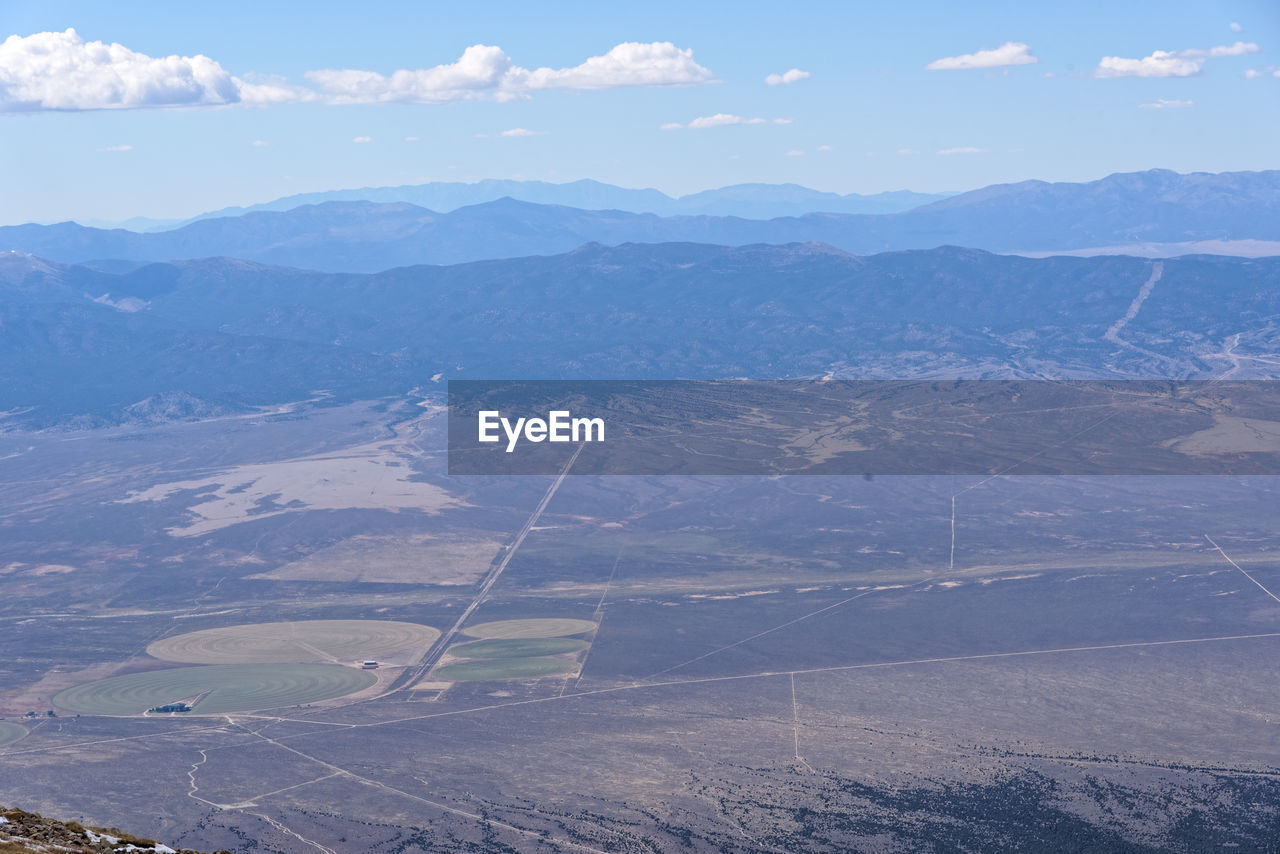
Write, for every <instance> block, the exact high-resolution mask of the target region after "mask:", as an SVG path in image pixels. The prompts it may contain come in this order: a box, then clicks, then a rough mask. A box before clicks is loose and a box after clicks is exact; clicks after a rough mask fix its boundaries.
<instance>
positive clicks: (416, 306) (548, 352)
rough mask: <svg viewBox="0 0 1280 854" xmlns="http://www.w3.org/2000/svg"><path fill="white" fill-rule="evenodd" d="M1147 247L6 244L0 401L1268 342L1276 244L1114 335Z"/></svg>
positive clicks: (92, 404)
mask: <svg viewBox="0 0 1280 854" xmlns="http://www.w3.org/2000/svg"><path fill="white" fill-rule="evenodd" d="M1154 263H1155V262H1149V261H1145V260H1142V259H1136V258H1129V257H1098V258H1069V257H1056V258H1047V259H1029V258H1021V257H1014V256H1001V255H993V254H989V253H986V252H981V251H977V250H973V249H959V248H954V247H947V248H939V249H934V250H929V251H913V252H895V253H887V254H881V255H875V256H871V257H855V256H852V255H848V254H846V253H843V252H841V251H839V250H836V249H833V248H831V247H828V246H822V245H816V244H797V245H787V246H748V247H741V248H732V247H723V246H707V245H696V244H660V245H639V244H627V245H623V246H618V247H612V248H610V247H605V246H601V245H588V246H584V247H582V248H580V249H578V250H576V251H574V252H571V253H568V254H563V255H557V256H552V257H536V258H521V259H511V260H494V261H483V262H476V263H469V264H462V265H456V266H449V267H432V266H419V267H406V268H401V269H396V270H390V271H387V272H382V273H377V274H368V275H366V274H330V273H315V272H306V271H302V270H295V269H285V268H279V267H270V266H264V265H261V264H257V263H252V262H247V261H240V260H228V259H208V260H200V261H183V262H178V263H164V264H149V265H145V266H142V267H139V268H137V269H132V270H129V271H128V272H123V273H112V272H104V271H103V270H100V269H94V268H91V267H85V266H69V265H62V264H56V263H51V262H48V261H45V260H42V259H39V258H35V257H32V256H29V255H23V254H18V253H7V254H3V255H0V329H3V331H4V334H3V335H2V336H0V411H3V412H8V413H9V417H10V418H18V419H20V420H22V421H24V422H28V423H41V424H55V423H67V419H68V418H76V417H78V418H79V420H78V421H73V423H82V424H95V423H103V422H104V421H109V422H119V421H122V420H123V421H129V420H156V419H164V418H176V417H200V416H202V415H207V414H209V413H213V412H224V411H235V410H237V409H241V408H244V407H246V406H250V405H255V404H268V403H277V402H280V401H284V400H290V399H293V400H296V399H302V398H305V397H311V396H313V394H314V392H315V390H317V389H324V390H326V391H328V392H329V393H331V394H332V395H334V396H335V398H338V399H355V398H372V397H378V396H382V395H387V394H397V393H401V394H402V393H405V392H407V391H408V390H410V389H412V388H414V387H417V386H424V385H425V386H427V387H430V384H431V379H432V377H434V376H436V375H440V376H442V377H444V378H486V377H580V378H599V377H618V378H628V377H634V378H670V377H755V378H770V377H805V376H813V377H817V376H822V375H833V376H841V377H910V376H953V377H955V376H965V377H974V378H979V377H1009V376H1057V377H1064V376H1077V377H1079V376H1133V375H1145V376H1170V377H1177V376H1188V375H1201V376H1206V375H1214V374H1216V373H1219V372H1221V371H1222V370H1224V369H1225V368H1227V367H1229V366H1230V365H1231V364H1232V362H1233V360H1234V363H1235V364H1236V365H1241V364H1244V365H1245V366H1246V368H1247V366H1248V361H1247V360H1248V359H1249V358H1250V357H1249V356H1247V355H1242V354H1247V353H1249V352H1273V351H1274V350H1275V348H1276V345H1277V342H1278V341H1280V287H1277V286H1276V285H1277V282H1280V258H1272V259H1255V260H1250V259H1234V258H1218V257H1212V258H1208V257H1206V258H1183V259H1176V260H1170V261H1165V262H1163V267H1162V268H1161V272H1162V275H1161V276H1160V277H1159V280H1158V282H1157V283H1156V284H1155V285H1154V288H1153V289H1152V291H1151V292H1150V294H1149V296H1148V297H1147V299H1146V301H1145V302H1144V303H1142V305H1141V311H1139V312H1138V313H1137V315H1136V316H1135V317H1133V318H1132V319H1131V320H1129V321H1128V322H1127V325H1125V326H1124V328H1123V338H1122V339H1118V340H1117V339H1116V338H1115V337H1114V336H1113V338H1111V339H1108V338H1107V334H1108V330H1110V329H1114V327H1115V324H1116V322H1117V321H1118V320H1119V319H1121V318H1123V317H1125V316H1126V313H1127V312H1128V310H1129V308H1130V306H1131V304H1132V302H1133V300H1134V299H1135V297H1136V296H1137V295H1138V294H1139V292H1140V290H1141V289H1142V286H1143V284H1144V283H1145V282H1147V281H1148V280H1149V279H1150V278H1151V276H1152V273H1153V271H1154V270H1155V267H1154V266H1153V264H1154ZM1240 333H1244V337H1243V339H1240V338H1236V337H1235V336H1237V335H1238V334H1240ZM1242 359H1243V360H1245V361H1244V362H1243V363H1242V361H1241V360H1242ZM0 424H3V421H0Z"/></svg>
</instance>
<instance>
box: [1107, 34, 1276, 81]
mask: <svg viewBox="0 0 1280 854" xmlns="http://www.w3.org/2000/svg"><path fill="white" fill-rule="evenodd" d="M1257 52H1258V46H1257V45H1256V44H1254V43H1252V42H1236V43H1235V44H1232V45H1219V46H1218V47H1211V48H1208V49H1201V48H1192V49H1190V50H1179V51H1168V50H1157V51H1154V52H1153V53H1152V54H1151V55H1150V56H1144V57H1143V58H1142V59H1128V58H1126V57H1122V56H1104V57H1103V58H1102V59H1101V60H1100V61H1099V62H1098V67H1097V68H1096V69H1095V70H1094V72H1093V75H1094V76H1095V77H1192V76H1194V75H1196V74H1199V73H1200V72H1201V71H1202V70H1204V63H1205V60H1206V59H1212V58H1218V57H1223V56H1245V55H1246V54H1251V53H1257Z"/></svg>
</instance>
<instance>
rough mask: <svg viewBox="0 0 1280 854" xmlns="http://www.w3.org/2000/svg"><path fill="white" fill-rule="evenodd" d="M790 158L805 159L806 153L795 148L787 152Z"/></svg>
mask: <svg viewBox="0 0 1280 854" xmlns="http://www.w3.org/2000/svg"><path fill="white" fill-rule="evenodd" d="M787 156H788V157H804V152H803V151H801V150H800V149H798V148H793V149H791V150H790V151H788V152H787Z"/></svg>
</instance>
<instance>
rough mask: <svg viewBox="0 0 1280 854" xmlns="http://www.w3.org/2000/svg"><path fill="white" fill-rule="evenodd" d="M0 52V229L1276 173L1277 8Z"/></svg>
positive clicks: (522, 16) (507, 29) (50, 39)
mask: <svg viewBox="0 0 1280 854" xmlns="http://www.w3.org/2000/svg"><path fill="white" fill-rule="evenodd" d="M0 30H2V31H3V32H0V38H3V39H5V40H4V41H3V43H0V224H15V223H21V222H57V221H63V220H69V219H75V220H78V221H81V222H94V223H102V222H117V221H122V220H126V219H128V218H131V217H137V216H145V217H156V218H183V217H188V216H193V215H195V214H197V213H200V212H203V211H207V210H214V209H218V208H222V207H226V206H230V205H246V204H252V203H256V202H263V201H268V200H271V199H274V198H278V197H281V196H286V195H290V194H293V193H301V192H313V191H319V190H330V189H341V188H350V187H363V186H387V185H399V184H417V183H424V182H427V181H475V180H480V179H484V178H513V179H526V180H544V181H553V182H563V181H572V180H576V179H580V178H593V179H596V180H599V181H605V182H608V183H612V184H618V185H621V186H626V187H654V188H657V189H659V190H662V191H664V192H666V193H669V194H671V195H682V194H686V193H690V192H696V191H699V190H703V189H708V188H713V187H720V186H725V185H729V184H736V183H745V182H767V183H785V182H793V183H797V184H803V185H805V186H810V187H814V188H817V189H821V190H827V191H835V192H840V193H852V192H856V193H876V192H882V191H886V190H901V189H910V190H916V191H920V192H937V191H956V190H966V189H973V188H976V187H981V186H985V185H988V184H993V183H1003V182H1008V181H1019V180H1025V179H1030V178H1036V179H1042V180H1051V181H1087V180H1094V179H1097V178H1100V177H1103V176H1105V175H1107V174H1110V173H1113V172H1128V171H1136V170H1142V169H1150V168H1167V169H1174V170H1177V171H1180V172H1190V171H1207V172H1220V171H1236V170H1259V169H1272V168H1277V167H1280V163H1278V162H1277V152H1278V151H1280V110H1278V109H1277V107H1278V106H1280V3H1276V2H1275V0H1240V2H1222V3H1214V2H1178V0H1162V2H1125V3H1116V2H1114V0H1113V2H1075V3H1071V4H1048V3H1027V2H1011V3H1003V2H969V3H964V4H958V3H954V2H911V0H902V2H895V3H882V2H876V3H859V2H839V3H837V2H826V3H824V2H804V1H803V0H797V1H796V2H790V3H778V2H776V0H771V2H768V3H760V2H733V3H710V2H707V3H688V2H681V3H671V2H658V1H657V0H652V1H651V2H645V3H634V4H602V3H598V2H596V3H576V2H560V3H554V4H550V3H543V4H531V3H527V2H519V3H508V2H489V3H485V4H458V3H448V4H445V3H435V2H421V0H419V2H412V3H408V2H406V3H393V2H385V3H377V2H369V3H365V4H361V5H359V6H356V5H354V4H350V3H330V2H319V1H317V2H310V3H307V4H286V3H269V2H253V3H247V2H238V1H237V0H221V2H218V3H191V4H174V3H145V2H134V3H130V2H126V0H121V2H116V3H110V4H104V3H89V2H58V0H41V2H24V0H4V2H3V3H0ZM68 30H71V32H68ZM6 37H7V38H6Z"/></svg>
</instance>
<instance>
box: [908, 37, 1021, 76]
mask: <svg viewBox="0 0 1280 854" xmlns="http://www.w3.org/2000/svg"><path fill="white" fill-rule="evenodd" d="M1039 61H1040V60H1039V59H1037V58H1036V55H1035V54H1033V53H1032V52H1031V48H1030V47H1029V46H1028V45H1025V44H1023V43H1022V42H1005V43H1004V44H1002V45H1000V47H997V48H992V49H991V50H980V51H978V52H977V53H966V54H962V55H960V56H944V57H942V58H941V59H935V60H934V61H933V62H931V63H929V64H928V65H926V66H925V70H926V71H957V70H963V69H969V68H1003V67H1005V66H1008V65H1035V64H1036V63H1037V62H1039Z"/></svg>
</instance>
